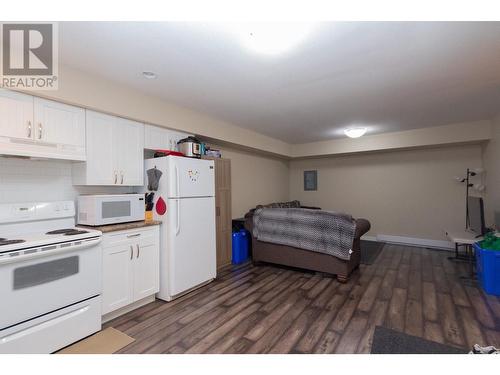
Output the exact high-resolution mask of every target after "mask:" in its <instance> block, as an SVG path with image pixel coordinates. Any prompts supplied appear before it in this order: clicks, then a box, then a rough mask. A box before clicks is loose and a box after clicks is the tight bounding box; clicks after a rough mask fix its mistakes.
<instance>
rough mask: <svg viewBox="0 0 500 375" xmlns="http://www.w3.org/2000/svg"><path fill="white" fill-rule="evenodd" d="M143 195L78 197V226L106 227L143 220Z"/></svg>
mask: <svg viewBox="0 0 500 375" xmlns="http://www.w3.org/2000/svg"><path fill="white" fill-rule="evenodd" d="M144 211H145V207H144V194H111V195H80V196H79V197H78V216H77V221H78V224H81V225H92V226H98V225H106V224H117V223H126V222H129V221H139V220H144Z"/></svg>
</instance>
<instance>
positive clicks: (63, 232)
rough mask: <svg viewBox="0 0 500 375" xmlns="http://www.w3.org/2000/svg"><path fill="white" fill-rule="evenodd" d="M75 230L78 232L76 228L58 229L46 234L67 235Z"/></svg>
mask: <svg viewBox="0 0 500 375" xmlns="http://www.w3.org/2000/svg"><path fill="white" fill-rule="evenodd" d="M75 230H76V229H75V228H66V229H57V230H53V231H50V232H47V233H45V234H65V233H69V232H73V231H75Z"/></svg>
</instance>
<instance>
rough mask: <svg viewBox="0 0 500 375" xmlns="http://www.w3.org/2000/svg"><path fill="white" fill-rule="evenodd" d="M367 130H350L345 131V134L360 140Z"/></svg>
mask: <svg viewBox="0 0 500 375" xmlns="http://www.w3.org/2000/svg"><path fill="white" fill-rule="evenodd" d="M366 130H367V129H366V128H349V129H345V130H344V134H345V135H347V136H348V137H349V138H359V137H361V136H363V135H365V133H366Z"/></svg>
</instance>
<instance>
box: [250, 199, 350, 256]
mask: <svg viewBox="0 0 500 375" xmlns="http://www.w3.org/2000/svg"><path fill="white" fill-rule="evenodd" d="M355 231H356V222H355V221H354V219H353V218H352V217H351V216H350V215H347V214H343V213H338V212H330V211H321V210H308V209H304V208H260V209H257V210H256V211H255V212H254V216H253V236H254V237H255V238H257V239H258V240H259V241H264V242H271V243H275V244H280V245H287V246H293V247H298V248H300V249H304V250H310V251H316V252H319V253H324V254H329V255H333V256H335V257H337V258H340V259H344V260H349V258H350V257H351V253H352V243H353V241H354V233H355Z"/></svg>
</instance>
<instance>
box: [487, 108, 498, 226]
mask: <svg viewBox="0 0 500 375" xmlns="http://www.w3.org/2000/svg"><path fill="white" fill-rule="evenodd" d="M483 160H484V168H485V170H486V174H485V185H486V196H485V210H486V224H487V225H492V224H493V223H494V213H495V212H498V213H499V215H500V115H498V116H497V117H496V118H495V119H494V120H493V128H492V138H491V141H489V142H488V143H487V144H486V145H485V147H484V153H483Z"/></svg>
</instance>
